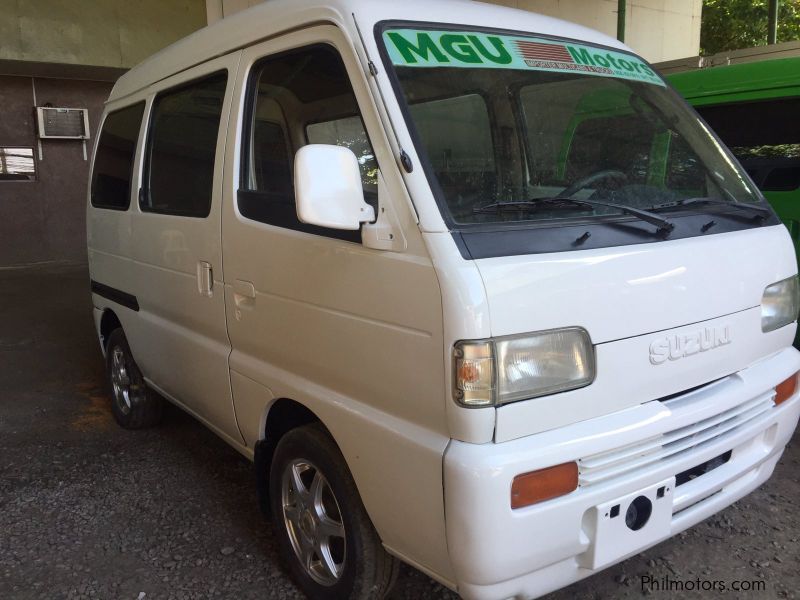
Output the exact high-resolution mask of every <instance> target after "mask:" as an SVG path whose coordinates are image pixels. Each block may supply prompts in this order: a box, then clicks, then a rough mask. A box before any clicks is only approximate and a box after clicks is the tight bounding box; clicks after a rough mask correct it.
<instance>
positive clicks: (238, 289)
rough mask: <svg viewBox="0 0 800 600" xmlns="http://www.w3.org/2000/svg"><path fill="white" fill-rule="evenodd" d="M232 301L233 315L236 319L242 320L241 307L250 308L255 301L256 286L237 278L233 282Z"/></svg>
mask: <svg viewBox="0 0 800 600" xmlns="http://www.w3.org/2000/svg"><path fill="white" fill-rule="evenodd" d="M233 303H234V304H235V309H234V316H235V317H236V320H237V321H241V320H242V309H243V308H252V307H253V305H254V304H255V303H256V286H254V285H253V284H252V283H251V282H249V281H244V280H242V279H237V280H236V281H234V282H233Z"/></svg>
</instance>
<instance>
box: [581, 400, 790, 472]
mask: <svg viewBox="0 0 800 600" xmlns="http://www.w3.org/2000/svg"><path fill="white" fill-rule="evenodd" d="M774 396H775V392H774V391H772V390H770V391H769V392H766V393H764V394H762V395H761V396H758V397H757V398H753V399H751V400H748V401H745V402H743V403H741V404H739V405H738V406H734V407H733V408H730V409H728V410H726V411H723V412H721V413H719V414H717V415H714V416H713V417H709V418H707V419H704V420H702V421H699V422H697V423H692V424H691V425H687V426H685V427H680V428H677V429H673V430H671V431H667V432H665V433H662V434H659V435H657V436H653V437H651V438H648V439H646V440H642V441H639V442H636V443H635V444H630V445H628V446H623V447H621V448H615V449H614V450H609V451H607V452H602V453H600V454H594V455H592V456H587V457H585V458H582V459H580V460H578V470H579V474H580V484H581V486H589V485H594V484H597V483H600V482H603V481H607V480H609V479H613V478H614V477H618V476H620V475H623V474H627V473H629V472H630V471H634V470H642V469H647V468H650V467H652V466H653V465H654V464H655V463H658V462H660V461H663V460H666V459H668V458H675V457H678V456H680V455H682V454H684V453H687V452H690V451H692V450H694V449H696V448H701V447H703V446H705V445H708V444H711V443H713V442H717V441H719V440H722V439H724V438H725V437H729V436H731V435H733V434H734V432H735V431H736V430H737V429H738V428H739V427H741V426H742V425H744V424H746V423H748V422H749V421H751V420H752V419H755V418H756V417H758V416H759V415H761V414H763V413H764V412H766V411H768V410H769V409H770V408H772V407H773V406H774V405H775V403H774V401H773V398H774ZM676 400H679V399H676ZM673 402H675V401H673Z"/></svg>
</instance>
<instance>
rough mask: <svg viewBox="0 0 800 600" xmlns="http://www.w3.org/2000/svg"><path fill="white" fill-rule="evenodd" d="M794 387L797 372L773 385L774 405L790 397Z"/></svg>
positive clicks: (795, 386)
mask: <svg viewBox="0 0 800 600" xmlns="http://www.w3.org/2000/svg"><path fill="white" fill-rule="evenodd" d="M796 389H797V373H795V374H794V375H792V376H791V377H789V379H786V380H785V381H781V382H780V383H779V384H778V385H776V386H775V406H777V405H778V404H780V403H781V402H785V401H786V400H788V399H789V398H791V397H792V396H793V395H794V392H795V390H796Z"/></svg>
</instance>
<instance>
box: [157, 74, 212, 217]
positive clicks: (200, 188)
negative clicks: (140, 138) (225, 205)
mask: <svg viewBox="0 0 800 600" xmlns="http://www.w3.org/2000/svg"><path fill="white" fill-rule="evenodd" d="M226 82H227V75H226V74H224V73H221V74H217V75H213V76H212V77H208V78H206V79H202V80H200V81H193V82H192V83H189V84H187V85H183V86H181V87H179V88H176V89H172V90H167V91H165V92H162V93H160V94H159V95H158V96H156V99H155V101H154V102H153V116H152V122H151V125H150V135H149V138H148V146H147V162H146V171H145V181H146V182H147V185H146V186H145V193H144V194H143V197H142V202H141V207H142V210H143V211H146V212H157V213H162V214H170V215H182V216H186V217H200V218H203V217H207V216H208V214H209V212H210V211H211V196H212V188H213V183H214V157H215V155H216V152H217V138H218V135H219V124H220V116H221V114H222V103H223V100H224V98H225V86H226Z"/></svg>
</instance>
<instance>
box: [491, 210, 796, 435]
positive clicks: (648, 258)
mask: <svg viewBox="0 0 800 600" xmlns="http://www.w3.org/2000/svg"><path fill="white" fill-rule="evenodd" d="M476 264H477V266H478V269H479V271H480V274H481V277H482V279H483V283H484V286H485V289H486V297H487V299H488V308H489V315H490V323H491V333H492V336H493V337H499V336H505V335H513V334H521V333H526V332H533V331H542V330H547V329H556V328H560V327H575V326H578V327H583V328H584V329H586V330H587V331H588V332H589V335H590V336H591V339H592V343H593V345H594V346H595V354H596V361H597V375H596V378H595V381H594V382H593V383H592V384H591V385H589V386H587V387H585V388H581V389H578V390H573V391H570V392H564V393H561V394H557V395H555V396H545V397H542V398H535V399H532V400H525V401H521V402H515V403H513V404H508V405H506V406H502V407H500V408H498V409H497V422H496V428H495V440H496V441H505V440H508V439H514V438H517V437H521V436H523V435H530V434H533V433H538V432H540V431H545V430H547V429H552V428H555V427H560V426H563V425H567V424H569V423H574V422H578V421H582V420H585V419H589V418H594V417H597V416H601V415H603V414H608V413H611V412H614V411H617V410H622V409H624V408H627V407H630V406H634V405H637V404H641V403H644V402H648V401H651V400H656V399H659V398H664V397H666V396H670V395H673V394H678V393H681V392H684V391H686V390H689V389H692V388H694V387H697V386H699V385H703V384H705V383H708V382H711V381H714V380H716V379H719V378H721V377H724V376H726V375H730V374H732V373H735V372H737V371H739V370H741V369H744V368H746V367H747V366H749V365H751V364H753V363H754V362H756V361H758V360H760V359H761V358H764V357H766V356H769V355H771V354H774V353H776V352H778V351H779V350H781V349H782V348H785V347H787V346H789V345H791V342H792V339H793V338H794V331H795V326H794V325H792V326H790V327H784V328H782V329H780V330H778V331H775V332H771V333H768V334H764V333H762V332H761V310H760V304H761V297H762V294H763V293H764V289H765V288H766V287H767V286H769V285H770V284H772V283H775V282H777V281H780V280H781V279H785V278H787V277H790V276H792V275H793V274H795V273H796V272H797V263H796V259H795V255H794V249H793V246H792V244H791V240H790V238H789V234H788V232H787V231H786V229H785V228H784V227H783V226H782V225H781V226H773V227H764V228H758V229H750V230H746V231H739V232H734V233H724V234H718V235H711V236H705V237H697V238H690V239H684V240H676V241H664V242H659V243H653V244H644V245H638V246H635V247H620V248H606V249H602V250H591V251H582V252H567V253H558V254H548V255H534V256H511V257H502V258H492V259H483V260H478V261H476ZM789 330H791V331H789ZM702 335H708V336H717V337H719V336H721V337H722V338H724V339H722V341H723V342H725V343H720V344H714V349H713V351H709V352H698V353H697V354H695V355H692V356H687V357H686V358H683V359H681V360H674V361H673V360H669V361H658V360H652V356H651V352H652V350H651V348H653V347H655V346H653V344H656V346H657V345H658V343H661V344H662V345H663V343H664V340H667V343H669V339H670V338H671V337H675V336H677V337H679V338H680V339H681V340H684V339H687V338H692V337H693V336H702ZM698 339H699V338H698ZM687 354H688V353H687Z"/></svg>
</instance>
